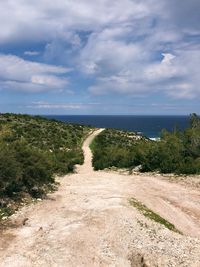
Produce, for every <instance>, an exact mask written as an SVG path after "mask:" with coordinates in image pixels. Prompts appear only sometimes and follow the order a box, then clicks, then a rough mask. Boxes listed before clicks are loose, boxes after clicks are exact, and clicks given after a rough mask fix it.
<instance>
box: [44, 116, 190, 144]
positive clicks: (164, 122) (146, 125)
mask: <svg viewBox="0 0 200 267" xmlns="http://www.w3.org/2000/svg"><path fill="white" fill-rule="evenodd" d="M45 117H46V118H49V119H56V120H59V121H62V122H66V123H74V124H81V125H90V126H95V127H98V128H113V129H119V130H126V131H131V132H132V131H134V132H138V133H140V134H142V135H144V136H146V137H148V138H151V139H154V138H159V137H160V133H161V131H162V129H166V130H168V131H173V130H174V129H175V128H176V129H179V130H184V129H186V128H187V127H188V126H189V116H143V115H48V116H45Z"/></svg>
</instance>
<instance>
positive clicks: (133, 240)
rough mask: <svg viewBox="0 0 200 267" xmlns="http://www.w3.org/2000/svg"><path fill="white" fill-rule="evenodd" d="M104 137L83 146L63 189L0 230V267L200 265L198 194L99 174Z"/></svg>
mask: <svg viewBox="0 0 200 267" xmlns="http://www.w3.org/2000/svg"><path fill="white" fill-rule="evenodd" d="M100 132H101V129H100V130H97V131H94V132H93V133H92V134H90V135H89V136H88V138H87V139H86V140H85V141H84V143H83V146H82V148H83V151H84V156H85V161H84V164H83V165H81V166H79V168H77V169H76V172H75V173H71V174H69V175H67V176H65V177H63V179H60V185H59V187H58V190H56V191H55V192H53V193H52V194H48V195H47V198H46V199H45V200H43V201H38V202H36V203H35V204H34V205H28V206H25V207H23V208H22V209H20V210H19V211H18V212H16V213H15V214H14V215H12V216H11V217H10V218H9V223H10V224H11V225H12V227H7V228H5V229H4V230H3V231H1V229H0V235H1V238H0V259H1V261H0V267H7V266H9V267H24V266H30V267H34V266H37V267H40V266H41V267H43V266H66V267H67V266H69V267H77V266H88V267H90V266H91V267H93V266H102V267H103V266H120V267H121V266H123V267H131V266H134V267H141V266H143V267H144V266H146V267H164V266H166V267H167V266H171V267H186V266H187V267H189V266H191V267H197V266H200V239H199V238H200V220H199V219H200V206H199V190H196V189H191V188H190V187H188V186H182V185H180V184H178V183H177V184H175V183H171V182H169V181H165V180H163V179H161V177H160V176H159V177H155V176H154V175H151V176H149V175H148V176H145V175H136V174H134V175H126V174H119V173H116V172H107V171H106V172H104V171H99V172H95V171H94V170H93V169H92V162H91V161H92V153H91V151H90V149H89V145H90V144H91V142H92V141H93V140H94V138H95V137H96V136H97V135H98V134H99V133H100ZM7 224H8V222H7Z"/></svg>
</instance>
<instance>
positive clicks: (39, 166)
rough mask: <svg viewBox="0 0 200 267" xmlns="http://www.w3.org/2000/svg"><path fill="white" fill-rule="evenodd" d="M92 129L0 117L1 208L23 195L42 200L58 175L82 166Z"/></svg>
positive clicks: (37, 120)
mask: <svg viewBox="0 0 200 267" xmlns="http://www.w3.org/2000/svg"><path fill="white" fill-rule="evenodd" d="M88 132H89V128H88V127H84V126H79V125H72V124H65V123H62V122H58V121H55V120H47V119H45V118H42V117H38V116H35V117H33V116H28V115H15V114H1V115H0V207H1V208H2V211H3V213H9V211H8V209H7V203H8V202H9V200H10V199H18V198H20V195H21V194H24V193H26V194H29V195H30V196H32V197H40V196H41V195H43V194H44V193H45V192H46V191H47V189H48V187H49V186H50V187H51V185H52V184H53V183H54V176H55V174H65V173H68V172H71V171H72V170H73V166H74V165H75V164H82V163H83V153H82V150H81V144H82V142H83V139H84V138H85V136H86V135H87V134H88Z"/></svg>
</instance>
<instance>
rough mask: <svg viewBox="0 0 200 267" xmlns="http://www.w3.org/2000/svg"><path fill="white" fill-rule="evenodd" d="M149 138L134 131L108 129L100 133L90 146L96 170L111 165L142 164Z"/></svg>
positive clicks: (124, 166)
mask: <svg viewBox="0 0 200 267" xmlns="http://www.w3.org/2000/svg"><path fill="white" fill-rule="evenodd" d="M146 145H148V140H147V138H145V137H142V136H138V135H137V134H136V133H133V132H125V131H119V130H114V129H106V130H104V131H103V132H102V133H100V134H99V135H98V136H97V137H96V138H95V140H94V141H93V143H92V144H91V146H90V148H91V150H92V152H93V166H94V169H95V170H102V169H105V168H109V167H113V166H114V167H117V168H132V167H134V166H137V165H139V164H140V162H141V160H140V157H141V156H142V154H143V151H144V149H145V146H146Z"/></svg>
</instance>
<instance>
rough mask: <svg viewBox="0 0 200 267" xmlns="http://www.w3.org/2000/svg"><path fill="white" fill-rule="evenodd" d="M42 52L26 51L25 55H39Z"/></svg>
mask: <svg viewBox="0 0 200 267" xmlns="http://www.w3.org/2000/svg"><path fill="white" fill-rule="evenodd" d="M39 54H40V52H39V51H25V52H24V55H25V56H38V55H39Z"/></svg>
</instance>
